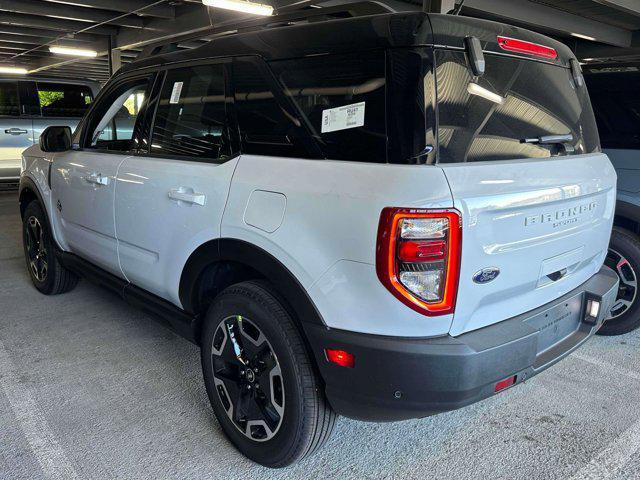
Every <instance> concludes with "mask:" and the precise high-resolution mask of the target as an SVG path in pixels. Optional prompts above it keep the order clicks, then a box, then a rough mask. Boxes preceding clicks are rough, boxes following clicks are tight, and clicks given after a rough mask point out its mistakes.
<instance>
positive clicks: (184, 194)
mask: <svg viewBox="0 0 640 480" xmlns="http://www.w3.org/2000/svg"><path fill="white" fill-rule="evenodd" d="M169 198H170V199H171V200H178V201H179V202H185V203H191V204H194V205H204V204H205V203H206V201H207V196H206V195H205V194H204V193H197V192H195V191H194V190H193V188H189V189H187V188H184V187H180V188H172V189H171V190H169Z"/></svg>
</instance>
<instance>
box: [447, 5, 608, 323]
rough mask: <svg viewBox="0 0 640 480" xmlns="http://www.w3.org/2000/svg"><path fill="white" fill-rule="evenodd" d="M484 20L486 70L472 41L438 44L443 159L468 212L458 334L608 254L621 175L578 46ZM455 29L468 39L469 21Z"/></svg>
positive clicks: (578, 277)
mask: <svg viewBox="0 0 640 480" xmlns="http://www.w3.org/2000/svg"><path fill="white" fill-rule="evenodd" d="M441 20H442V17H438V18H437V21H436V22H435V24H434V36H437V33H438V30H439V28H438V27H437V23H438V22H440V21H441ZM475 22H476V21H475V20H474V21H473V25H475V24H476V23H475ZM461 25H464V23H463V24H461ZM493 26H497V27H493ZM482 27H483V28H477V29H476V30H475V33H478V32H479V33H478V34H479V36H480V37H481V40H482V45H483V49H484V51H485V53H484V57H485V61H486V71H485V73H484V75H482V76H479V77H476V76H474V75H473V73H472V71H471V68H470V65H469V62H470V60H469V58H470V57H469V55H468V54H466V53H465V51H464V50H462V49H459V48H441V49H436V51H435V64H436V85H437V103H438V109H437V110H438V120H439V123H438V133H437V135H438V144H439V148H438V151H439V155H438V162H439V166H440V167H441V168H442V169H443V171H444V173H445V175H446V177H447V180H448V182H449V185H450V188H451V192H452V196H453V201H454V205H455V207H456V208H457V209H458V210H459V211H460V212H462V218H463V235H462V261H461V272H460V281H459V288H458V297H457V298H458V300H457V304H456V310H455V314H454V319H453V324H452V327H451V331H450V333H451V334H452V335H458V334H461V333H464V332H467V331H471V330H475V329H478V328H481V327H484V326H487V325H490V324H493V323H497V322H500V321H502V320H505V319H507V318H510V317H513V316H516V315H519V314H521V313H524V312H527V311H529V310H532V309H534V308H536V307H539V306H541V305H544V304H546V303H548V302H551V301H553V300H555V299H557V298H558V297H560V296H562V295H564V294H566V293H568V292H569V291H571V290H573V289H575V288H576V287H578V286H579V285H581V284H582V283H584V282H585V281H586V280H587V279H589V278H590V277H591V276H592V275H594V274H595V273H596V272H597V271H598V270H599V269H600V267H601V265H602V263H603V261H604V258H605V255H606V250H607V245H608V241H609V235H610V232H611V225H612V221H613V214H614V208H615V184H616V174H615V171H614V169H613V167H612V166H611V164H610V162H609V160H608V159H607V157H606V156H605V155H603V154H602V153H600V147H599V140H598V133H597V129H596V126H595V121H594V116H593V111H592V109H591V104H590V102H589V97H588V94H587V90H586V87H585V86H584V80H583V79H582V77H581V75H580V72H579V70H578V69H577V68H576V67H577V64H575V65H574V68H573V69H572V68H571V64H572V56H571V53H570V52H569V51H568V49H567V48H566V47H564V46H561V45H559V44H558V43H557V42H554V41H553V40H551V39H547V38H546V37H542V36H539V35H536V34H530V33H526V34H525V33H523V31H522V30H517V31H516V30H515V29H514V31H506V32H505V30H508V28H509V27H506V26H501V25H499V24H493V23H483V24H482ZM491 28H494V30H493V31H491ZM473 34H474V31H469V33H468V35H473ZM506 34H508V38H510V39H512V40H513V39H515V40H519V39H524V40H526V41H527V42H532V43H534V44H535V45H534V47H533V49H534V51H535V52H537V53H535V54H534V53H526V52H523V51H522V50H523V49H524V50H526V49H527V48H528V46H527V44H526V43H525V44H520V43H517V42H516V44H515V45H516V47H518V48H519V49H520V50H521V51H519V52H513V51H507V50H504V49H503V48H502V47H501V46H500V45H499V42H498V37H499V36H506ZM518 35H521V37H520V38H518V37H517V36H518ZM456 38H458V39H461V38H464V35H462V36H460V30H459V31H457V32H456ZM441 41H442V42H441V43H439V42H438V41H436V44H440V45H448V44H450V43H451V42H452V41H453V40H451V38H441ZM456 41H458V40H456ZM460 41H461V40H460ZM510 41H511V40H510ZM455 46H456V47H457V45H455ZM540 46H542V47H547V46H550V47H552V48H553V50H554V51H555V54H556V56H555V57H554V58H552V57H551V56H550V55H552V53H551V52H550V51H549V50H545V49H542V50H540V48H539V47H540ZM541 52H542V54H543V55H541V54H540V53H541ZM558 136H559V137H558ZM496 274H497V276H496Z"/></svg>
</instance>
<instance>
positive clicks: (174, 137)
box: [151, 64, 231, 160]
mask: <svg viewBox="0 0 640 480" xmlns="http://www.w3.org/2000/svg"><path fill="white" fill-rule="evenodd" d="M225 104H226V97H225V87H224V72H223V66H222V65H219V64H218V65H202V66H197V67H189V68H179V69H175V70H170V71H169V72H167V76H166V79H165V81H164V86H163V87H162V93H161V94H160V103H159V105H158V109H157V111H156V119H155V123H154V126H153V135H152V141H151V153H154V154H158V155H163V154H165V155H178V156H185V157H189V158H194V159H197V158H208V159H214V160H218V159H224V158H225V157H228V156H230V155H231V145H230V141H229V129H228V125H227V121H226V109H225Z"/></svg>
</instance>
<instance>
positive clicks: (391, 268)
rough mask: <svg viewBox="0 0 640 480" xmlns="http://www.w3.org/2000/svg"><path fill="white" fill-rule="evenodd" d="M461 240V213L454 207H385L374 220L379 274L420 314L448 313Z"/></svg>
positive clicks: (451, 308) (453, 296) (452, 306)
mask: <svg viewBox="0 0 640 480" xmlns="http://www.w3.org/2000/svg"><path fill="white" fill-rule="evenodd" d="M461 245H462V228H461V225H460V214H459V213H458V212H457V211H455V210H423V209H408V208H392V207H388V208H385V209H383V210H382V214H381V215H380V224H379V226H378V243H377V251H376V271H377V273H378V278H379V279H380V281H381V282H382V284H383V285H384V286H385V287H387V289H388V290H389V291H390V292H391V293H392V294H393V295H395V296H396V298H398V299H399V300H401V301H402V302H403V303H404V304H405V305H407V306H409V307H411V308H412V309H414V310H415V311H417V312H420V313H422V314H423V315H428V316H433V315H445V314H448V313H453V311H454V309H455V302H456V294H457V291H458V277H459V274H460V248H461Z"/></svg>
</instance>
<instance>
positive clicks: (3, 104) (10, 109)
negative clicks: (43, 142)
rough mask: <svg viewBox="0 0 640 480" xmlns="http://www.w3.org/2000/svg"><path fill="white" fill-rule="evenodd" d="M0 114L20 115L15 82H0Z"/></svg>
mask: <svg viewBox="0 0 640 480" xmlns="http://www.w3.org/2000/svg"><path fill="white" fill-rule="evenodd" d="M0 115H6V116H12V117H17V116H19V115H20V101H19V100H18V83H17V82H0Z"/></svg>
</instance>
